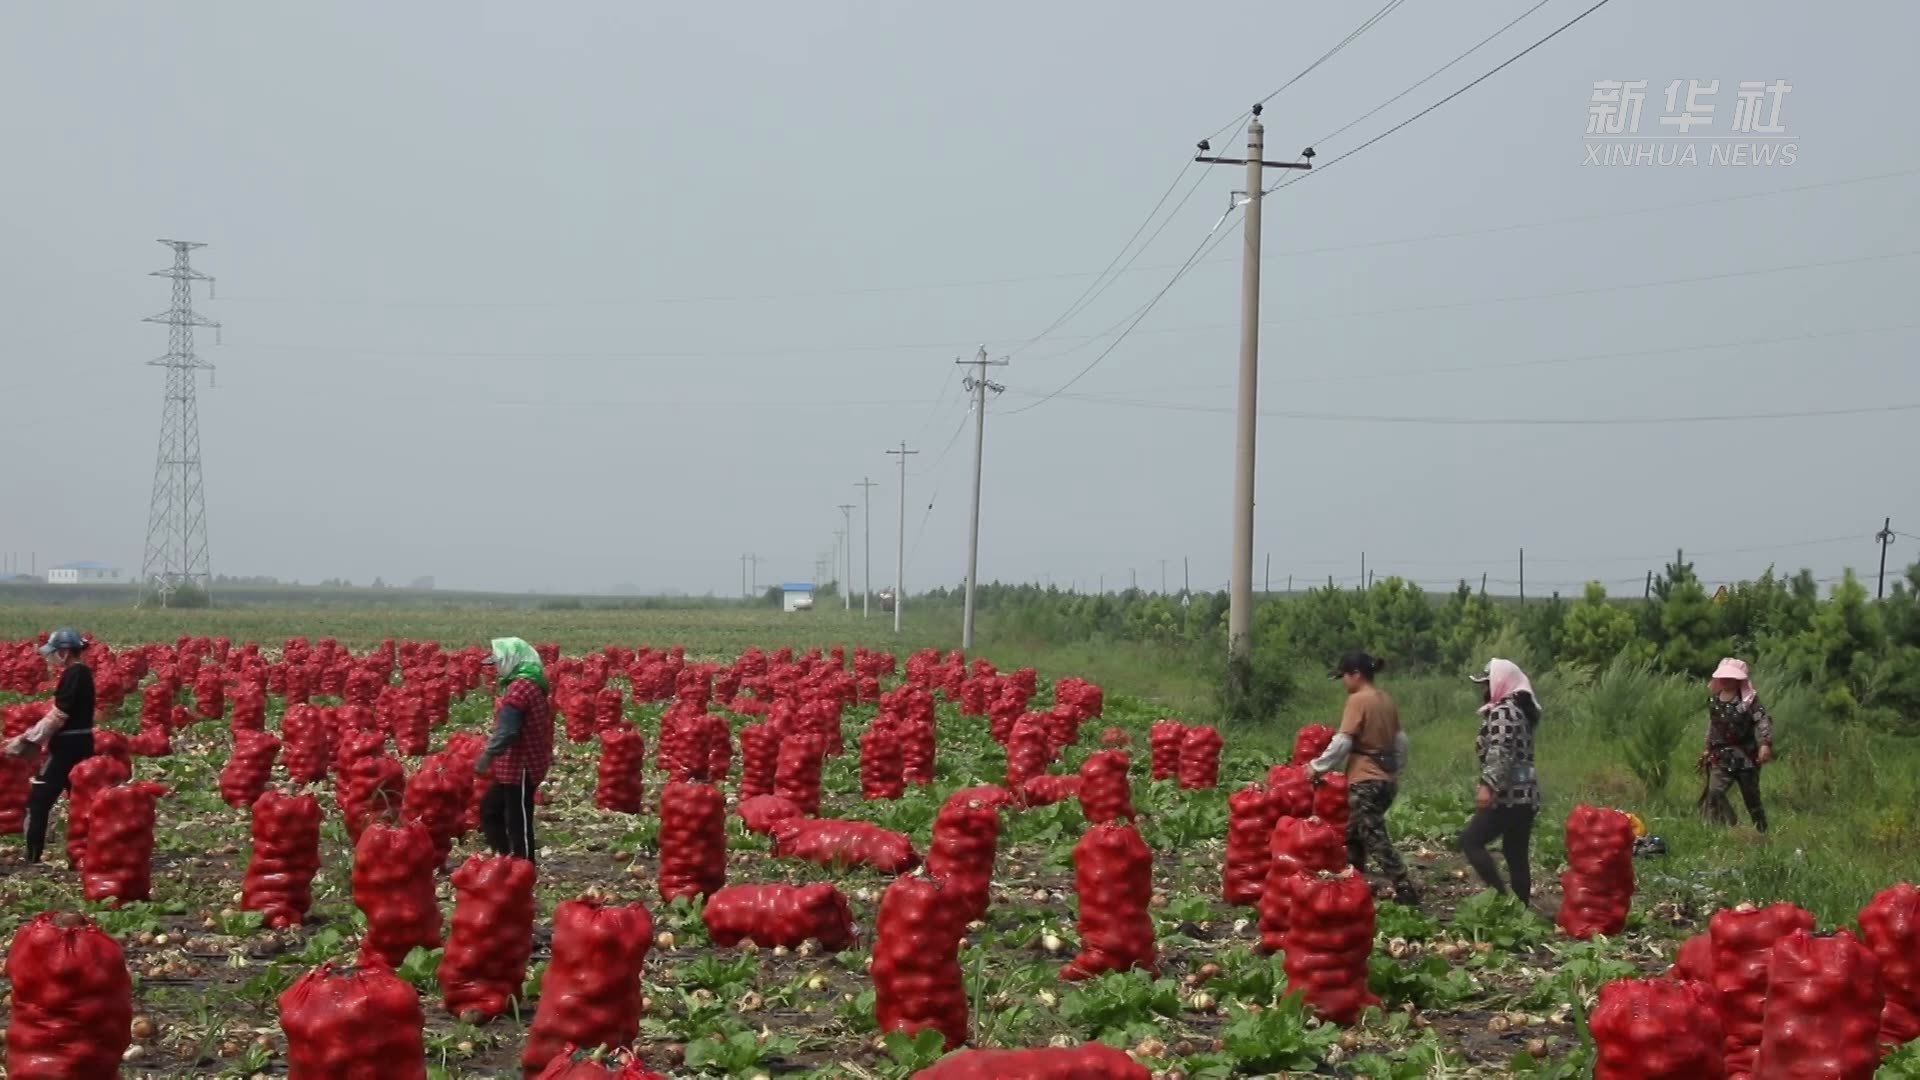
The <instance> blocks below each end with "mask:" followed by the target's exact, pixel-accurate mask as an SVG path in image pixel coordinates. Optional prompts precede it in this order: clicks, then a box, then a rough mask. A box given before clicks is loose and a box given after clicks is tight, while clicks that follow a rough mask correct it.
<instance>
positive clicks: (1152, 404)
mask: <svg viewBox="0 0 1920 1080" xmlns="http://www.w3.org/2000/svg"><path fill="white" fill-rule="evenodd" d="M1054 396H1058V395H1049V396H1048V397H1047V398H1043V399H1042V401H1046V400H1051V398H1052V397H1054ZM1075 400H1079V401H1084V402H1087V403H1089V404H1095V405H1118V406H1124V407H1127V408H1136V409H1155V410H1162V411H1166V412H1196V413H1225V412H1231V411H1232V407H1231V406H1227V405H1192V404H1184V403H1177V402H1158V401H1134V400H1125V399H1120V398H1096V397H1081V398H1077V399H1075ZM1036 404H1038V403H1036ZM1033 407H1034V406H1033V405H1028V406H1025V408H1029V409H1030V408H1033ZM1020 411H1022V410H1019V409H1016V410H1013V412H1009V413H1008V414H1007V415H1009V416H1011V415H1013V413H1015V412H1020ZM1914 411H1920V402H1911V403H1906V404H1899V405H1866V406H1855V407H1846V408H1836V409H1798V410H1790V411H1782V412H1758V413H1719V414H1709V415H1700V416H1610V417H1589V416H1565V417H1550V416H1526V415H1504V416H1482V417H1466V416H1376V415H1365V414H1354V413H1324V412H1306V411H1300V410H1291V409H1262V410H1260V415H1261V416H1269V417H1278V418H1280V419H1285V420H1315V421H1322V422H1326V423H1342V424H1410V425H1422V426H1437V427H1487V428H1500V427H1509V428H1511V427H1664V426H1672V425H1678V424H1724V423H1745V422H1758V421H1768V420H1802V419H1810V418H1815V417H1829V416H1869V415H1878V414H1882V413H1905V412H1914Z"/></svg>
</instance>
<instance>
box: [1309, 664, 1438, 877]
mask: <svg viewBox="0 0 1920 1080" xmlns="http://www.w3.org/2000/svg"><path fill="white" fill-rule="evenodd" d="M1384 666H1385V665H1383V664H1382V663H1381V662H1380V661H1378V660H1376V659H1374V658H1373V657H1371V656H1368V655H1367V654H1366V653H1363V652H1354V653H1348V654H1347V655H1345V656H1343V657H1341V658H1340V663H1339V664H1337V665H1335V667H1334V669H1333V677H1334V678H1336V679H1339V680H1340V681H1341V682H1342V683H1344V684H1345V685H1346V689H1347V704H1346V709H1345V711H1343V712H1342V713H1341V715H1340V730H1339V732H1338V733H1337V734H1335V735H1334V737H1333V741H1332V742H1329V743H1328V744H1327V749H1326V752H1325V753H1323V754H1321V755H1320V756H1319V757H1317V758H1315V759H1314V760H1313V763H1312V764H1310V765H1309V766H1307V769H1308V771H1309V772H1310V773H1311V774H1312V775H1313V779H1314V780H1316V781H1318V780H1319V779H1320V777H1322V776H1324V775H1326V774H1327V773H1330V772H1332V771H1333V770H1335V769H1341V770H1343V771H1344V772H1345V773H1346V774H1347V805H1348V807H1349V809H1350V811H1351V812H1350V813H1349V815H1348V819H1347V859H1348V861H1350V862H1352V863H1353V868H1354V869H1355V870H1359V871H1362V872H1364V871H1365V870H1366V868H1367V855H1368V853H1370V852H1371V853H1372V854H1374V855H1376V856H1378V857H1379V859H1380V868H1381V869H1382V870H1384V871H1386V874H1387V878H1388V880H1390V881H1392V882H1393V897H1394V899H1395V900H1396V901H1398V902H1400V903H1402V904H1406V905H1408V906H1416V905H1418V904H1419V903H1420V893H1419V890H1417V889H1415V888H1414V885H1413V877H1412V875H1411V874H1409V873H1408V872H1407V864H1406V862H1405V861H1403V860H1402V859H1401V858H1400V852H1399V851H1397V850H1395V849H1394V846H1393V839H1392V838H1391V837H1389V836H1388V835H1387V808H1388V807H1390V806H1392V805H1393V798H1394V795H1395V794H1397V793H1398V792H1399V790H1400V787H1399V779H1400V772H1401V770H1403V769H1405V768H1406V767H1407V753H1408V749H1409V747H1408V743H1407V733H1406V732H1405V731H1404V730H1402V729H1401V727H1400V709H1399V707H1398V706H1396V705H1395V704H1394V703H1393V699H1392V698H1391V697H1388V696H1387V692H1386V691H1385V690H1382V689H1380V688H1379V687H1378V686H1375V685H1374V683H1373V678H1374V676H1375V675H1378V674H1379V673H1380V669H1381V668H1382V667H1384Z"/></svg>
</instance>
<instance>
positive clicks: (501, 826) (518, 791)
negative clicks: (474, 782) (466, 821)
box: [480, 777, 540, 862]
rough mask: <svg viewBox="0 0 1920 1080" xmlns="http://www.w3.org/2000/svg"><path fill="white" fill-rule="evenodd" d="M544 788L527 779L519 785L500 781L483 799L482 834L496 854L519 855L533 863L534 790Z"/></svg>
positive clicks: (481, 803) (489, 789)
mask: <svg viewBox="0 0 1920 1080" xmlns="http://www.w3.org/2000/svg"><path fill="white" fill-rule="evenodd" d="M539 786H540V785H538V784H536V783H534V782H533V781H532V780H531V779H530V778H526V777H523V778H521V780H520V782H519V783H517V784H503V783H501V782H500V781H498V780H495V781H494V782H493V786H492V787H490V788H488V789H487V793H486V794H485V795H483V796H481V798H480V831H482V832H484V833H486V834H487V846H488V847H490V848H492V849H493V851H494V854H496V855H515V856H518V857H520V858H522V859H525V860H527V861H528V862H533V861H534V858H533V850H534V849H533V790H534V789H535V788H537V787H539Z"/></svg>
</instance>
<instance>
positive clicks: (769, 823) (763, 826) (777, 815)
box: [733, 795, 805, 835]
mask: <svg viewBox="0 0 1920 1080" xmlns="http://www.w3.org/2000/svg"><path fill="white" fill-rule="evenodd" d="M733 812H734V813H736V814H739V815H740V822H741V824H743V825H745V826H746V827H747V831H748V832H755V833H761V834H763V835H764V834H766V833H770V832H772V831H773V827H774V826H775V825H777V824H779V823H780V822H782V821H785V820H787V819H788V818H797V817H803V816H805V815H803V814H801V813H800V808H799V807H797V806H795V805H793V804H792V803H790V802H788V801H787V800H785V799H783V798H781V797H780V796H778V795H755V796H754V797H753V798H751V799H741V800H740V802H739V804H738V805H736V806H735V807H734V808H733Z"/></svg>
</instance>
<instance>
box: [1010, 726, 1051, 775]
mask: <svg viewBox="0 0 1920 1080" xmlns="http://www.w3.org/2000/svg"><path fill="white" fill-rule="evenodd" d="M1052 760H1053V748H1052V746H1051V744H1049V743H1048V741H1047V727H1046V724H1045V722H1044V718H1042V717H1040V716H1039V714H1038V713H1034V714H1029V715H1027V716H1022V717H1021V718H1020V720H1019V722H1018V723H1016V724H1014V725H1013V733H1012V734H1011V735H1009V736H1008V739H1007V787H1009V788H1011V789H1013V790H1014V791H1019V790H1020V789H1021V788H1022V787H1023V786H1025V784H1026V782H1027V781H1028V780H1030V779H1032V778H1033V777H1036V776H1039V775H1041V774H1042V773H1044V772H1046V771H1047V765H1048V764H1050V763H1051V762H1052Z"/></svg>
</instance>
